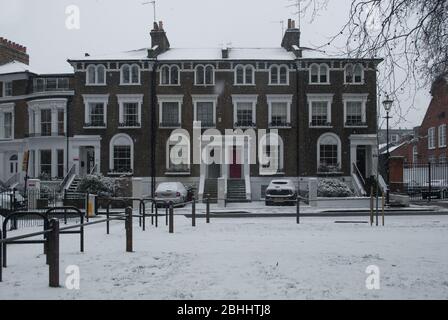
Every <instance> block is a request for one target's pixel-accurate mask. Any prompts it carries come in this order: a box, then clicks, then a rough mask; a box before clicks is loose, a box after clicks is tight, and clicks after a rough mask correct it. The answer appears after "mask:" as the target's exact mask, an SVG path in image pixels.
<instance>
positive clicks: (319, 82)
mask: <svg viewBox="0 0 448 320" xmlns="http://www.w3.org/2000/svg"><path fill="white" fill-rule="evenodd" d="M313 66H317V82H312V81H311V69H312V67H313ZM321 66H325V67H326V68H327V74H326V76H327V81H326V82H321V81H320V76H321V73H320V68H321ZM308 75H309V79H308V83H309V84H311V85H328V84H330V67H329V66H328V64H326V63H312V64H311V65H310V67H309V72H308Z"/></svg>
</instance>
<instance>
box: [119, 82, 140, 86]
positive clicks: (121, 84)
mask: <svg viewBox="0 0 448 320" xmlns="http://www.w3.org/2000/svg"><path fill="white" fill-rule="evenodd" d="M140 85H141V83H140V82H139V83H121V82H120V86H140Z"/></svg>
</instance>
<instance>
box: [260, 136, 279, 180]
mask: <svg viewBox="0 0 448 320" xmlns="http://www.w3.org/2000/svg"><path fill="white" fill-rule="evenodd" d="M271 136H272V137H273V138H276V137H278V139H279V140H278V143H279V144H278V147H279V157H278V164H279V166H278V170H277V171H275V172H274V171H270V170H269V169H268V168H266V167H265V166H264V165H262V164H261V163H260V165H259V170H258V172H259V174H260V175H261V176H274V175H284V174H285V146H284V144H283V140H282V138H281V136H280V135H279V134H273V133H266V134H265V135H264V136H262V138H261V141H260V147H261V148H266V147H267V146H268V144H267V140H268V139H269V138H270V137H271ZM270 147H272V145H271V146H270ZM262 152H263V153H265V152H266V149H263V150H262ZM271 152H272V151H271Z"/></svg>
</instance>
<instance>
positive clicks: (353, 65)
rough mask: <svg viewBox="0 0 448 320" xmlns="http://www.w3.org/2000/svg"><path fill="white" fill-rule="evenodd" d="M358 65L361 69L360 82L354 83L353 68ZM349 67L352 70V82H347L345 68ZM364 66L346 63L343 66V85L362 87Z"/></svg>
mask: <svg viewBox="0 0 448 320" xmlns="http://www.w3.org/2000/svg"><path fill="white" fill-rule="evenodd" d="M357 65H359V66H360V67H361V82H355V67H356V66H357ZM349 67H351V68H352V70H353V76H352V81H351V82H347V68H349ZM364 80H365V79H364V66H363V65H362V64H361V63H347V64H346V65H345V66H344V84H351V85H363V84H364Z"/></svg>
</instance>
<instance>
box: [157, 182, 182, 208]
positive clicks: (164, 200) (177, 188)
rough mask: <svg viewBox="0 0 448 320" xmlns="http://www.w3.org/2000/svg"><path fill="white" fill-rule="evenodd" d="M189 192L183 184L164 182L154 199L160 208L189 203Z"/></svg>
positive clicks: (159, 186)
mask: <svg viewBox="0 0 448 320" xmlns="http://www.w3.org/2000/svg"><path fill="white" fill-rule="evenodd" d="M187 196H188V191H187V189H186V188H185V186H184V185H183V183H181V182H162V183H160V184H159V185H158V186H157V189H156V192H155V194H154V199H155V201H156V203H157V205H158V206H159V207H163V206H165V205H167V204H169V203H170V202H171V201H172V202H173V203H174V204H179V203H184V202H185V201H187Z"/></svg>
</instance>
